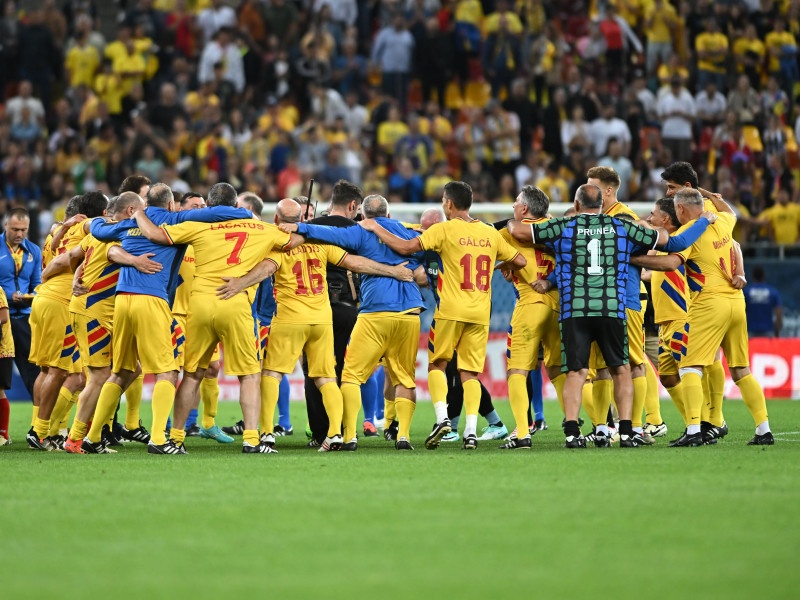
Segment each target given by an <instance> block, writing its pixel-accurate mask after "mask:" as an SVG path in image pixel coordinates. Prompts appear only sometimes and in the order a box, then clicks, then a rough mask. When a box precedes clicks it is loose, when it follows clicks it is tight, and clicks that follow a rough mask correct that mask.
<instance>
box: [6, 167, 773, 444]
mask: <svg viewBox="0 0 800 600" xmlns="http://www.w3.org/2000/svg"><path fill="white" fill-rule="evenodd" d="M587 177H588V179H587V184H586V185H584V186H581V188H579V190H578V193H577V195H576V198H575V206H574V211H575V212H576V213H577V214H575V215H570V216H565V217H564V218H559V219H554V218H552V217H551V216H550V215H549V210H550V206H549V199H548V198H547V196H546V195H545V194H544V192H542V191H541V190H539V189H538V188H535V187H533V186H525V187H524V188H523V189H522V190H521V192H520V194H519V196H518V197H517V199H516V201H515V203H514V218H513V219H511V220H509V221H507V222H499V223H495V224H494V225H488V224H486V223H483V222H481V221H479V220H477V219H474V218H472V217H471V216H470V215H469V209H470V206H471V204H472V190H471V189H470V187H469V186H468V185H467V184H465V183H463V182H458V181H455V182H451V183H449V184H447V185H446V186H445V189H444V195H443V199H442V211H441V212H437V214H436V215H432V216H433V218H428V219H426V218H423V219H422V224H421V225H413V224H408V223H402V222H400V221H398V220H395V219H392V218H391V217H390V215H389V212H390V208H389V205H388V202H387V201H386V199H385V198H383V197H382V196H379V195H370V196H367V197H366V198H363V197H362V192H361V190H360V189H359V188H358V187H356V186H355V185H353V184H351V183H349V182H345V181H340V182H339V183H337V185H336V186H335V187H334V192H333V198H332V200H331V206H332V207H335V206H336V205H346V206H348V207H350V208H351V209H353V211H354V212H355V211H357V210H358V208H359V207H360V210H361V214H362V217H363V219H362V220H361V221H360V222H359V223H357V224H355V223H354V224H352V225H350V226H345V227H331V226H327V225H322V224H318V223H315V222H314V221H311V222H306V218H307V217H308V208H309V207H308V205H306V204H305V203H303V202H302V200H301V202H298V201H297V200H295V199H289V198H287V199H284V200H281V201H280V202H279V203H278V204H277V205H276V210H275V219H274V224H273V223H267V222H264V221H262V220H261V212H262V209H263V204H262V203H261V201H260V200H259V199H258V198H257V197H255V196H253V195H252V194H243V195H242V196H238V197H237V194H236V191H235V190H234V188H233V187H231V186H230V185H228V184H225V183H220V184H217V185H215V186H214V187H213V188H212V189H211V190H210V192H209V194H208V198H207V199H205V200H204V199H203V198H202V197H200V196H198V195H196V194H186V195H184V196H183V197H182V198H181V199H180V202H179V203H177V204H176V202H175V200H174V196H173V193H172V191H171V190H170V188H169V187H168V186H166V185H165V184H161V183H157V184H154V185H152V186H149V185H144V182H138V183H140V184H141V185H129V186H128V189H125V187H126V186H125V184H123V189H122V190H121V193H120V194H119V195H118V196H116V197H114V198H112V199H111V200H110V201H107V200H106V198H105V197H104V196H103V195H102V194H101V193H99V192H89V193H86V194H84V195H82V196H76V197H75V198H73V199H72V200H71V201H70V203H69V205H68V207H67V214H66V216H65V221H64V223H63V224H61V225H60V226H59V227H57V228H55V229H54V231H53V233H52V235H51V236H50V237H49V238H48V239H47V241H46V243H45V247H44V250H43V252H42V262H43V265H44V270H43V271H42V284H41V286H39V287H38V288H37V290H36V295H35V297H34V299H33V303H32V306H31V316H30V325H31V352H30V361H31V362H33V363H35V364H37V365H39V366H40V367H41V374H40V375H39V377H38V378H37V380H36V383H35V385H34V409H33V411H34V412H33V416H32V426H31V431H30V432H29V434H28V443H29V445H31V446H32V447H34V448H37V449H41V450H66V451H67V452H70V453H77V454H84V453H91V454H97V453H109V452H113V449H111V448H110V446H109V434H108V432H109V431H110V425H111V422H112V421H113V419H114V414H115V411H116V410H117V407H118V405H119V402H120V398H121V396H122V394H123V393H124V394H125V397H126V414H125V419H124V426H123V427H122V430H121V431H122V436H123V437H124V438H126V439H128V440H130V441H135V442H141V443H144V444H147V448H148V452H150V453H151V454H185V453H186V448H185V446H184V438H185V435H186V432H185V429H184V426H185V424H186V421H187V418H188V416H189V413H190V411H191V410H192V409H196V408H197V407H198V405H199V402H200V401H201V399H202V402H203V428H202V432H203V436H204V437H209V438H212V439H218V441H230V439H229V438H228V439H227V440H223V439H222V438H223V437H224V436H225V434H224V433H223V432H222V431H221V430H220V428H219V427H218V426H217V425H216V423H215V420H214V418H215V416H216V407H217V399H218V395H219V386H218V383H217V374H218V373H219V369H220V351H219V347H220V345H221V346H222V349H223V350H224V356H223V360H224V368H225V372H226V373H227V374H229V375H234V376H237V377H238V379H239V385H240V393H239V401H240V405H241V409H242V422H243V423H242V426H241V428H240V429H241V434H242V451H243V452H244V453H274V452H276V451H277V450H276V448H275V445H276V444H275V442H276V431H275V429H274V425H273V419H274V413H275V408H276V405H277V404H278V398H279V394H280V391H279V390H280V386H281V381H282V379H283V378H284V376H285V375H286V374H288V373H291V372H293V371H294V369H295V366H296V365H297V362H298V360H301V359H304V361H305V365H306V366H307V377H308V378H309V380H310V381H313V385H314V386H315V387H316V388H317V389H318V391H319V394H320V395H321V398H322V400H321V402H322V405H324V412H325V414H326V416H327V420H328V428H327V433H326V435H325V437H324V441H323V442H322V443H321V444H319V451H320V452H328V451H336V450H351V451H352V450H356V449H357V434H356V431H357V419H358V413H359V409H360V407H361V385H362V384H364V383H365V382H367V380H368V379H369V378H370V377H371V376H372V374H373V372H374V371H375V369H376V368H377V367H378V366H379V365H382V366H383V369H384V372H385V374H386V387H385V390H384V396H385V402H386V407H385V408H386V412H385V415H386V423H385V430H384V435H385V437H386V438H387V439H391V440H393V441H394V442H395V447H396V448H397V449H398V450H412V449H413V447H412V445H411V434H410V427H411V423H412V419H413V415H414V411H415V408H416V390H415V388H416V383H415V380H416V376H415V371H416V355H417V347H418V341H419V335H420V317H419V315H420V314H421V313H422V312H423V311H424V310H425V302H424V300H423V296H422V294H421V292H420V287H427V286H429V285H431V286H433V290H432V291H433V292H434V296H435V298H436V308H435V312H434V317H433V323H432V325H431V329H430V334H429V337H428V351H429V372H428V389H429V392H430V396H431V400H432V403H433V409H434V413H435V424H434V426H433V429H432V431H431V433H430V435H428V437H427V438H426V439H425V442H424V443H425V446H426V448H428V449H435V448H437V447H438V446H439V445H440V443H441V442H442V440H443V438H445V437H446V436H448V434H451V430H452V426H451V421H450V419H449V418H448V411H447V397H448V386H450V385H452V383H451V382H450V381H448V377H447V376H446V374H445V373H446V369H447V366H448V363H451V362H453V361H455V366H456V368H457V372H458V377H459V378H460V380H461V385H462V386H463V402H464V408H465V428H464V433H463V441H462V448H464V449H476V448H477V446H478V437H477V431H476V429H477V420H478V411H479V405H480V403H481V384H480V382H479V379H478V376H479V375H480V374H481V373H482V372H483V369H484V361H485V357H486V347H487V342H488V336H489V318H490V314H491V288H492V275H493V272H494V271H495V270H496V269H499V270H500V271H501V272H502V274H503V276H504V277H505V278H506V279H507V280H508V281H509V282H510V283H511V284H512V285H513V286H514V288H515V292H516V299H517V300H516V305H515V308H514V312H513V316H512V318H511V323H510V326H509V339H508V354H507V356H508V395H509V400H510V405H511V409H512V412H513V415H514V420H515V425H516V429H515V430H514V432H513V433H512V434H511V436H510V437H509V438H508V439H507V440H506V441H505V443H504V444H503V445H502V446H500V447H501V448H502V449H509V450H511V449H530V448H531V447H532V436H533V435H534V434H535V433H536V431H537V427H536V425H535V423H533V422H532V420H531V418H530V397H529V392H528V388H527V379H528V376H529V374H530V373H531V372H533V371H536V370H538V369H539V360H540V356H541V360H543V362H544V366H545V369H546V370H547V373H548V376H549V377H550V379H551V381H552V383H553V385H554V387H555V390H556V394H557V397H558V400H559V402H560V404H561V407H562V409H563V411H564V414H565V420H564V433H565V438H566V439H565V446H566V447H568V448H585V447H586V445H587V441H589V442H593V443H594V445H595V446H597V447H610V446H611V445H612V442H616V441H618V442H619V445H620V446H621V447H638V446H644V445H650V444H653V443H654V440H653V438H655V437H661V436H663V435H665V434H666V432H667V428H666V425H665V424H664V422H663V420H662V419H661V414H660V409H659V400H658V379H659V378H660V379H661V382H662V383H663V384H664V386H665V387H666V389H667V391H668V392H669V394H670V396H671V398H672V400H673V402H674V403H675V406H676V407H677V408H678V410H679V412H680V414H681V416H682V417H683V419H684V421H685V431H684V432H683V434H682V435H681V436H680V437H678V438H677V439H676V440H674V441H673V442H671V444H670V445H672V446H677V447H685V446H700V445H704V444H714V443H717V441H718V440H719V439H720V438H722V437H724V436H725V434H726V433H727V425H726V423H725V420H724V417H723V413H722V395H723V389H722V386H723V384H724V373H723V370H722V365H721V362H720V361H721V352H724V353H725V356H726V359H727V361H728V365H729V368H730V371H731V375H732V377H733V379H734V381H735V382H736V383H737V385H738V386H739V388H740V390H741V392H742V398H743V399H744V402H745V404H746V405H747V408H748V409H749V410H750V412H751V415H752V416H753V419H754V421H755V425H756V435H755V437H754V438H753V439H752V440H751V442H750V443H751V444H772V443H773V438H772V434H771V433H770V429H769V422H768V418H767V411H766V403H765V400H764V394H763V391H762V390H761V387H760V385H759V384H758V382H757V381H756V380H755V378H754V377H753V376H752V374H751V373H750V371H749V362H748V348H747V327H746V322H745V314H744V297H743V294H742V292H741V288H742V287H744V285H745V284H746V282H745V280H744V275H743V268H742V260H741V253H740V251H739V250H738V246H737V245H736V243H735V242H734V241H733V238H732V230H733V226H734V225H735V222H736V218H735V216H734V215H733V212H732V210H731V209H730V207H729V206H728V205H727V204H726V203H725V201H724V200H723V199H722V198H721V197H720V196H719V195H717V194H711V193H708V192H705V191H704V190H698V186H697V175H696V173H694V171H693V170H692V168H691V166H690V165H688V163H675V164H673V165H671V166H670V167H668V168H667V170H666V171H665V172H664V174H663V178H664V180H665V181H666V182H667V197H666V198H663V199H661V200H659V201H658V202H657V203H656V205H655V207H654V208H653V210H652V213H651V215H650V217H649V218H648V222H647V223H644V222H636V220H637V216H636V215H635V214H633V212H632V211H631V210H630V209H629V208H628V207H626V206H625V205H623V204H621V203H619V202H618V201H617V200H616V192H617V190H618V189H619V185H620V180H619V176H618V175H617V174H616V173H615V172H614V171H613V170H612V169H610V168H608V167H595V168H593V169H590V170H589V172H588V173H587ZM134 183H136V182H134ZM148 183H149V182H148ZM206 204H207V206H206ZM12 216H13V215H12ZM429 216H430V215H429ZM431 256H432V257H433V261H434V264H435V265H436V269H435V271H436V273H435V275H436V276H435V277H431V272H430V271H431V269H430V268H426V265H429V264H431ZM329 267H342V268H344V269H347V271H348V272H352V273H357V274H359V275H356V277H358V278H359V279H360V290H359V292H358V302H359V305H358V317H357V319H356V321H355V326H354V327H353V329H352V332H351V334H350V337H349V342H348V346H347V352H346V355H345V356H344V363H343V368H342V367H340V370H337V365H336V358H335V355H334V333H333V332H334V317H333V313H332V310H331V299H330V297H329V286H328V280H327V277H326V273H327V270H328V268H329ZM642 280H649V281H650V283H651V286H650V287H651V294H650V296H648V295H647V293H646V292H645V287H644V284H643V283H642ZM351 286H352V279H351ZM648 302H651V303H652V305H653V309H654V313H655V321H656V323H657V324H658V325H659V330H660V334H659V344H658V351H657V355H656V353H655V352H653V351H652V349H651V351H650V352H649V353H648V352H646V344H645V333H644V328H643V322H644V311H645V308H646V306H647V303H648ZM648 354H649V355H650V358H651V359H652V360H653V362H656V363H657V366H658V375H656V372H655V370H654V368H653V366H652V364H651V362H650V361H649V360H648ZM181 369H182V370H183V376H182V379H181V382H180V385H179V384H178V378H179V372H180V370H181ZM339 372H340V373H341V376H340V377H337V375H338V373H339ZM143 374H152V375H153V376H154V378H155V387H154V389H153V396H152V413H153V416H152V423H151V427H150V430H149V431H148V430H147V429H146V428H145V427H144V426H143V425H142V424H141V421H140V418H139V406H140V403H141V395H142V377H143ZM76 402H77V404H78V407H77V412H76V414H75V417H74V419H73V422H72V424H71V426H70V427H69V431H68V435H67V436H66V437H62V435H61V431H62V430H63V428H64V425H65V423H64V420H65V418H66V417H67V415H69V413H70V410H71V408H72V406H73V405H74V404H75V403H76ZM612 403H613V405H614V407H615V409H616V412H617V413H618V418H619V420H618V423H619V424H618V429H617V431H615V430H614V429H615V428H617V426H615V424H614V421H613V420H611V419H610V418H609V417H610V413H611V411H610V408H611V405H612ZM581 406H583V408H584V410H585V411H586V413H587V414H588V416H589V418H590V419H591V421H592V430H591V433H589V434H587V435H585V436H584V435H583V434H582V432H581V429H580V425H581V421H580V420H579V418H578V413H579V411H580V408H581ZM645 413H646V415H647V417H646V420H645V419H644V418H643V415H644V414H645ZM170 415H172V418H171V426H169V427H168V422H169V420H170Z"/></svg>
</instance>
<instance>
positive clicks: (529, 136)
mask: <svg viewBox="0 0 800 600" xmlns="http://www.w3.org/2000/svg"><path fill="white" fill-rule="evenodd" d="M503 108H504V109H505V110H506V111H508V112H512V113H514V114H516V115H517V119H518V120H519V147H520V149H521V151H522V152H523V153H525V152H528V151H529V150H530V149H531V147H532V146H533V134H534V132H535V131H536V128H537V127H538V125H539V114H538V113H539V111H538V108H537V106H536V104H535V103H534V102H533V101H532V100H531V99H530V95H529V93H528V86H527V84H526V82H525V79H523V78H518V79H515V80H514V81H513V82H512V84H511V93H510V94H509V96H508V98H506V99H505V100H504V101H503Z"/></svg>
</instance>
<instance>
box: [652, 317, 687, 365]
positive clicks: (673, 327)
mask: <svg viewBox="0 0 800 600" xmlns="http://www.w3.org/2000/svg"><path fill="white" fill-rule="evenodd" d="M688 334H689V324H688V323H686V322H685V321H669V322H668V323H661V325H659V326H658V374H659V375H677V374H678V369H679V368H680V363H681V361H682V360H683V357H684V356H686V342H687V341H688V339H689V335H688Z"/></svg>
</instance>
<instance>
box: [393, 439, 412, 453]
mask: <svg viewBox="0 0 800 600" xmlns="http://www.w3.org/2000/svg"><path fill="white" fill-rule="evenodd" d="M394 449H395V450H413V449H414V446H412V445H411V442H409V441H408V440H407V439H406V438H400V439H399V440H397V441H396V442H395V443H394Z"/></svg>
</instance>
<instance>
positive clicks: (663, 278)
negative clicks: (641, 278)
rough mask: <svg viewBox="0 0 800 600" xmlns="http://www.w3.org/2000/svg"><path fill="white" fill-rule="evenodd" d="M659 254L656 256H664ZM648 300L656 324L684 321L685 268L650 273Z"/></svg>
mask: <svg viewBox="0 0 800 600" xmlns="http://www.w3.org/2000/svg"><path fill="white" fill-rule="evenodd" d="M688 228H689V225H683V226H682V227H680V228H678V229H677V230H676V231H675V232H674V233H672V234H670V235H671V236H675V235H679V234H681V233H683V232H684V231H686V230H687V229H688ZM666 254H667V253H666V252H659V253H658V256H665V255H666ZM650 291H651V294H650V298H651V301H652V302H653V317H654V320H655V322H656V323H657V324H661V323H668V322H670V321H685V320H686V312H687V311H688V310H689V285H688V283H687V282H686V266H685V265H681V266H680V267H678V268H677V269H675V270H674V271H652V278H651V279H650Z"/></svg>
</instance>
